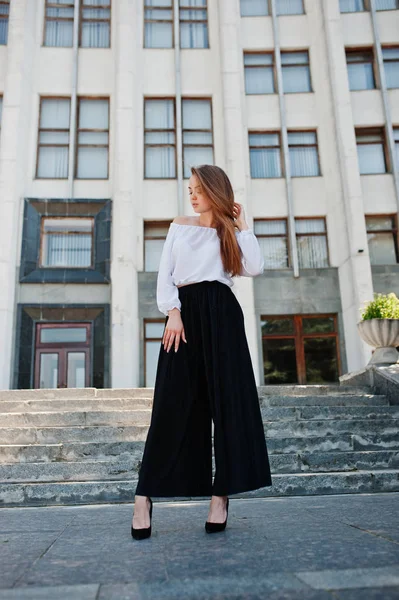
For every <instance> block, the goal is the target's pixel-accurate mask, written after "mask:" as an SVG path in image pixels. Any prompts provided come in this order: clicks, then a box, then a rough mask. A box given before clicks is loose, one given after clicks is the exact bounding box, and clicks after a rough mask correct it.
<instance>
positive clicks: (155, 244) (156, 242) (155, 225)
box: [144, 222, 170, 272]
mask: <svg viewBox="0 0 399 600" xmlns="http://www.w3.org/2000/svg"><path fill="white" fill-rule="evenodd" d="M169 225H170V223H166V222H148V223H145V224H144V271H146V272H148V271H158V269H159V261H160V260H161V254H162V249H163V246H164V243H165V240H166V236H167V234H168V230H169Z"/></svg>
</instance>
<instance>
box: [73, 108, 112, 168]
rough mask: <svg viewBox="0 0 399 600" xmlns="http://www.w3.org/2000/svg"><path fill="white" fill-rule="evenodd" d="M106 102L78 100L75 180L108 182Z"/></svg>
mask: <svg viewBox="0 0 399 600" xmlns="http://www.w3.org/2000/svg"><path fill="white" fill-rule="evenodd" d="M108 150H109V100H108V99H107V98H95V99H93V98H79V103H78V131H77V160H76V178H77V179H108Z"/></svg>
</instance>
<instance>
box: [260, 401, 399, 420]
mask: <svg viewBox="0 0 399 600" xmlns="http://www.w3.org/2000/svg"><path fill="white" fill-rule="evenodd" d="M261 412H262V418H263V419H264V420H266V421H281V420H296V421H298V420H301V421H310V420H323V419H399V405H392V406H390V405H388V406H302V407H274V406H273V407H269V406H268V407H261Z"/></svg>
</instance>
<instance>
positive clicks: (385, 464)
mask: <svg viewBox="0 0 399 600" xmlns="http://www.w3.org/2000/svg"><path fill="white" fill-rule="evenodd" d="M140 462H141V452H140V451H139V450H138V449H136V452H134V453H132V455H131V456H130V457H129V458H118V459H114V460H107V461H101V460H96V461H80V462H35V463H13V464H2V465H0V484H2V483H18V482H37V481H39V482H45V481H47V482H57V481H59V482H60V481H98V480H99V479H102V480H118V479H130V478H133V479H135V478H137V477H138V468H139V465H140ZM270 467H271V471H272V473H286V474H290V473H300V472H310V471H311V472H313V473H315V472H337V471H339V472H341V471H357V470H369V469H394V468H398V467H399V451H398V450H383V451H377V452H376V451H371V452H364V451H363V452H339V453H337V454H334V453H332V452H301V453H295V454H271V455H270ZM214 471H215V469H214V460H213V474H214Z"/></svg>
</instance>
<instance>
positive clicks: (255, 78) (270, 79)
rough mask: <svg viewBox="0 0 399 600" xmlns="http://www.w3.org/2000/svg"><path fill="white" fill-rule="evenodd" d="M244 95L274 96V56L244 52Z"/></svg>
mask: <svg viewBox="0 0 399 600" xmlns="http://www.w3.org/2000/svg"><path fill="white" fill-rule="evenodd" d="M244 71H245V93H246V94H274V92H275V83H274V56H273V54H272V53H271V52H257V53H255V52H244Z"/></svg>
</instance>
